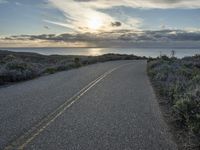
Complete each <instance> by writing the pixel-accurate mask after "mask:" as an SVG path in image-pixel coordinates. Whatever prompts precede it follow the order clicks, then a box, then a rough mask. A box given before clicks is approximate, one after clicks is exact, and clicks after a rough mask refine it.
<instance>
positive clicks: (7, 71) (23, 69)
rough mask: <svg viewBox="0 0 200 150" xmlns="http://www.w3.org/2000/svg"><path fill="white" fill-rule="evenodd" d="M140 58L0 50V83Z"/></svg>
mask: <svg viewBox="0 0 200 150" xmlns="http://www.w3.org/2000/svg"><path fill="white" fill-rule="evenodd" d="M128 59H141V57H137V56H134V55H119V54H105V55H102V56H62V55H51V56H45V55H40V54H36V53H24V52H10V51H0V85H3V84H7V83H11V82H18V81H23V80H28V79H32V78H35V77H38V76H41V75H44V74H52V73H55V72H58V71H63V70H69V69H72V68H77V67H81V66H83V65H88V64H93V63H97V62H105V61H111V60H128Z"/></svg>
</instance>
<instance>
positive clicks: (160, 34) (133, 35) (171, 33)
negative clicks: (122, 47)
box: [4, 30, 200, 42]
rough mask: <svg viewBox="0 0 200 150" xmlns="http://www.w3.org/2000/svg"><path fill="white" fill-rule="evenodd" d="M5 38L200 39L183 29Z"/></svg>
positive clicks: (199, 36)
mask: <svg viewBox="0 0 200 150" xmlns="http://www.w3.org/2000/svg"><path fill="white" fill-rule="evenodd" d="M4 39H5V40H48V41H57V42H58V41H63V42H81V41H87V42H90V41H109V40H122V41H134V42H137V41H138V42H140V41H156V42H161V41H162V42H163V41H164V42H168V41H200V32H196V31H195V32H188V31H185V30H158V31H148V30H147V31H134V30H113V31H111V32H101V33H89V32H87V33H76V34H70V33H66V34H60V35H56V34H42V35H18V36H10V37H6V38H4Z"/></svg>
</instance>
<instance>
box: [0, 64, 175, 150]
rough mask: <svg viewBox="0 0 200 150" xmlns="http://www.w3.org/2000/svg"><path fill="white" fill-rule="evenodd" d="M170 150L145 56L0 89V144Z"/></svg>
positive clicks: (11, 146)
mask: <svg viewBox="0 0 200 150" xmlns="http://www.w3.org/2000/svg"><path fill="white" fill-rule="evenodd" d="M4 148H6V149H27V150H29V149H30V150H31V149H34V150H47V149H48V150H51V149H52V150H55V149H59V150H61V149H63V150H64V149H67V150H174V149H177V148H176V144H175V143H174V142H173V141H172V138H171V135H170V134H169V132H168V130H167V126H166V124H165V123H164V121H163V118H162V115H161V113H160V110H159V106H158V104H157V102H156V98H155V95H154V92H153V89H152V87H151V85H150V82H149V80H148V77H147V74H146V61H113V62H106V63H99V64H94V65H89V66H86V67H82V68H79V69H74V70H70V71H66V72H60V73H56V74H53V75H49V76H44V77H40V78H37V79H35V80H31V81H27V82H23V83H18V84H15V85H12V86H9V87H4V88H0V149H4Z"/></svg>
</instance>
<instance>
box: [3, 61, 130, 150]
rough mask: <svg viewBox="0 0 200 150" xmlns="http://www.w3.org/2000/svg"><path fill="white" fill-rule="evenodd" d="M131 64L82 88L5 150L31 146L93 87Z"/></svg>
mask: <svg viewBox="0 0 200 150" xmlns="http://www.w3.org/2000/svg"><path fill="white" fill-rule="evenodd" d="M128 64H131V63H127V64H124V65H120V66H118V67H115V68H113V69H111V70H109V71H107V72H105V73H104V74H102V75H101V76H99V77H98V78H97V79H95V80H93V81H92V82H90V83H89V84H88V85H86V86H85V87H84V88H82V89H81V90H80V91H79V92H77V93H76V94H75V95H74V96H72V97H71V98H69V99H68V100H66V101H65V103H63V104H62V105H60V106H59V107H58V108H57V109H56V110H55V111H53V112H52V113H50V114H49V115H47V116H46V117H45V118H43V119H42V120H41V121H40V122H39V123H37V124H36V125H35V126H33V127H32V128H31V129H29V130H28V131H27V132H26V133H25V134H23V135H22V136H20V137H19V138H18V139H16V140H15V141H13V142H12V143H11V144H9V145H8V146H6V147H5V150H13V149H17V150H23V149H24V148H25V147H26V146H27V144H29V143H30V142H31V141H32V140H33V139H35V138H36V137H37V136H38V135H39V134H40V133H41V132H42V131H44V130H45V129H46V128H47V127H48V126H49V125H50V124H51V123H52V122H54V121H55V120H56V118H58V117H59V116H60V115H62V114H63V113H64V111H65V110H66V109H68V108H69V107H70V106H72V105H73V104H74V103H75V102H76V101H77V100H79V99H80V98H81V97H82V96H83V95H84V94H86V93H87V92H88V91H89V90H90V89H91V88H92V87H94V86H95V85H96V84H97V83H99V82H100V81H101V80H103V79H104V78H105V77H107V76H108V75H109V74H111V73H112V72H113V71H115V70H117V69H119V68H121V67H123V66H125V65H128Z"/></svg>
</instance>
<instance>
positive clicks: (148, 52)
mask: <svg viewBox="0 0 200 150" xmlns="http://www.w3.org/2000/svg"><path fill="white" fill-rule="evenodd" d="M0 49H2V50H9V51H14V52H34V53H39V54H43V55H54V54H58V55H92V56H97V55H102V54H106V53H117V54H134V55H137V56H146V57H157V56H160V55H161V54H162V55H168V56H170V54H171V51H172V50H174V51H175V56H176V57H178V58H182V57H186V56H194V55H196V54H199V55H200V48H199V49H173V48H171V49H170V48H0Z"/></svg>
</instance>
